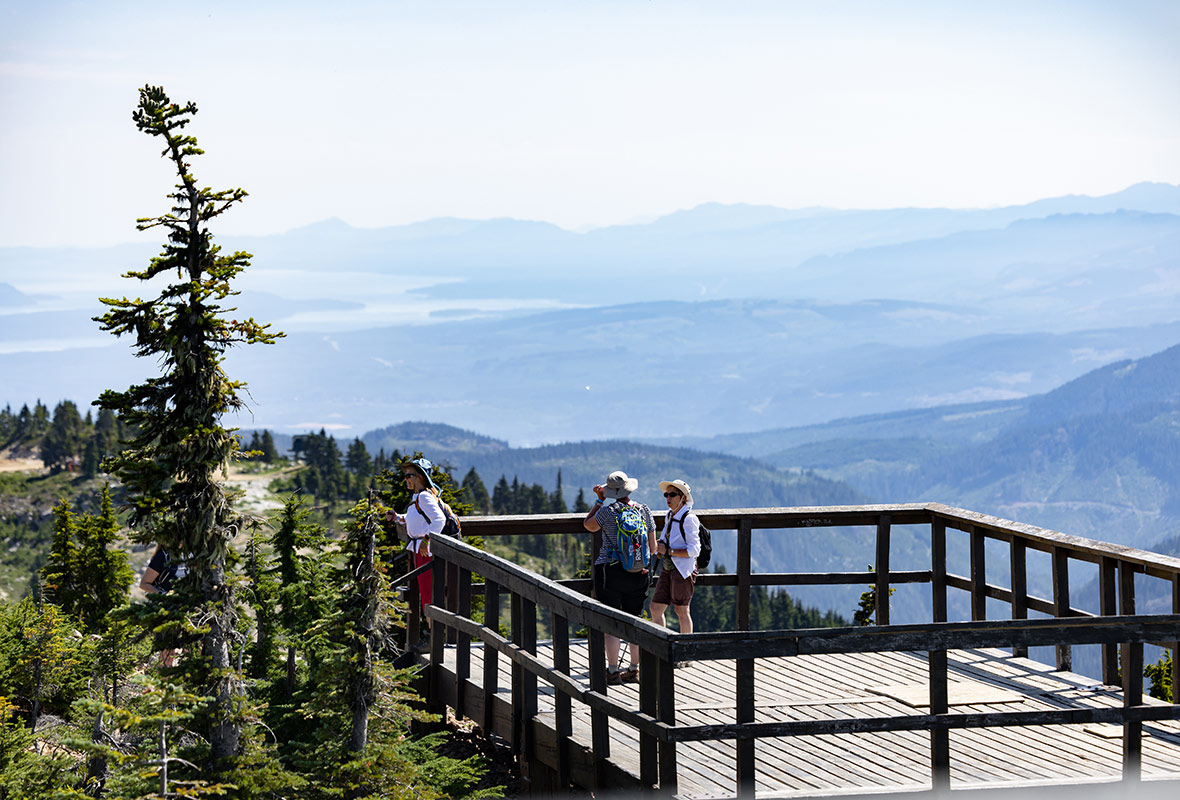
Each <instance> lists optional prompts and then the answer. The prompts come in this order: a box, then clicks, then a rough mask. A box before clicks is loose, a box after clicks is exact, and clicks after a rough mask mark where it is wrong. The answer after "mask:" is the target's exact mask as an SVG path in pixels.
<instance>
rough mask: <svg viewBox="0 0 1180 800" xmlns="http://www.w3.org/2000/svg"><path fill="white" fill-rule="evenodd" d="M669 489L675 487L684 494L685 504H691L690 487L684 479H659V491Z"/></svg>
mask: <svg viewBox="0 0 1180 800" xmlns="http://www.w3.org/2000/svg"><path fill="white" fill-rule="evenodd" d="M669 489H675V490H676V491H678V492H680V493H681V494H682V495H684V502H685V504H686V505H692V487H691V486H689V485H688V484H687V483H685V482H684V481H682V480H680V479H679V478H677V479H676V480H674V481H660V491H661V492H666V491H668V490H669Z"/></svg>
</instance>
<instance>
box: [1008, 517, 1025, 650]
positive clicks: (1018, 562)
mask: <svg viewBox="0 0 1180 800" xmlns="http://www.w3.org/2000/svg"><path fill="white" fill-rule="evenodd" d="M1009 561H1010V572H1011V575H1012V619H1028V546H1027V545H1026V544H1025V542H1024V539H1021V538H1020V537H1019V536H1017V535H1016V534H1013V535H1012V547H1011V550H1010V554H1009ZM1012 655H1013V656H1014V657H1016V658H1028V648H1027V647H1025V646H1024V645H1015V646H1013V648H1012Z"/></svg>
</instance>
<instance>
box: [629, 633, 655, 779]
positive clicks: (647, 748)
mask: <svg viewBox="0 0 1180 800" xmlns="http://www.w3.org/2000/svg"><path fill="white" fill-rule="evenodd" d="M631 646H632V647H634V646H635V645H634V643H632V645H631ZM659 663H660V659H659V657H658V656H657V655H655V654H654V653H651V652H649V651H648V650H647V648H640V650H639V710H640V711H641V712H642V713H644V714H648V715H650V716H652V717H654V716H656V714H657V713H659V699H658V697H657V693H658V692H659V680H660V678H661V677H662V676H661V675H660V674H659ZM656 745H657V742H656V737H654V736H652V735H651V734H650V733H645V732H644V731H640V732H639V780H640V781H641V782H642V783H643V787H644V789H649V788H651V787H653V786H655V785H656V782H657V780H658V779H659V766H660V764H659V754H658V752H657V750H656Z"/></svg>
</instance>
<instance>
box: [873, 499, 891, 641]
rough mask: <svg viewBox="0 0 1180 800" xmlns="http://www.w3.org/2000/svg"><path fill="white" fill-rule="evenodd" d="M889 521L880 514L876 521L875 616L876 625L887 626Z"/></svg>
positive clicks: (887, 516)
mask: <svg viewBox="0 0 1180 800" xmlns="http://www.w3.org/2000/svg"><path fill="white" fill-rule="evenodd" d="M890 527H891V520H890V517H889V515H888V514H882V515H881V517H880V518H879V519H878V520H877V615H876V623H877V624H878V625H888V624H889V538H890V537H889V531H890Z"/></svg>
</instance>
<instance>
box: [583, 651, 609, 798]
mask: <svg viewBox="0 0 1180 800" xmlns="http://www.w3.org/2000/svg"><path fill="white" fill-rule="evenodd" d="M587 650H588V655H589V657H590V691H592V692H597V693H598V694H601V695H605V694H606V640H605V639H604V638H603V635H602V631H599V630H595V629H594V628H591V629H590V639H589V641H588V642H587ZM609 726H610V720H609V719H608V718H607V716H606V712H605V711H600V710H598V709H597V708H592V709H590V747H591V749H592V750H593V752H594V778H595V783H596V784H597V785H596V786H594V787H593V788H594V789H597V790H598V791H599V792H602V791H604V790H606V788H607V770H606V760H607V759H608V758H610V727H609Z"/></svg>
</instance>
